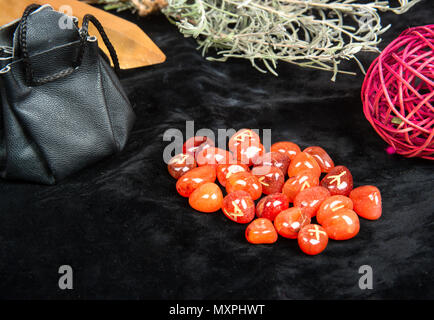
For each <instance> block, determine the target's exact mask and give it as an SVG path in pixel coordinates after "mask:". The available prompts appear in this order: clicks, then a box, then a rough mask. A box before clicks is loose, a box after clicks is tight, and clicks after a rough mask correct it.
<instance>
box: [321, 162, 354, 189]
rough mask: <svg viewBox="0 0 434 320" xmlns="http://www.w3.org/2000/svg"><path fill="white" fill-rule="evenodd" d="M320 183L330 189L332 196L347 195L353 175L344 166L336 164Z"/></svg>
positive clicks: (351, 187) (351, 186)
mask: <svg viewBox="0 0 434 320" xmlns="http://www.w3.org/2000/svg"><path fill="white" fill-rule="evenodd" d="M321 185H322V186H323V187H324V188H327V189H328V190H329V191H330V194H331V195H332V196H334V195H342V196H348V195H349V194H350V192H351V190H352V189H353V176H352V175H351V172H350V170H349V169H348V168H347V167H344V166H336V167H334V168H333V169H331V170H330V172H329V173H327V175H326V176H325V177H324V178H323V179H322V180H321Z"/></svg>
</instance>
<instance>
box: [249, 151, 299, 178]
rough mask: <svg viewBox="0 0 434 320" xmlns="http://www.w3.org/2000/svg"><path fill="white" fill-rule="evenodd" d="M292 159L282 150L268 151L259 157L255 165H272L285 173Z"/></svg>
mask: <svg viewBox="0 0 434 320" xmlns="http://www.w3.org/2000/svg"><path fill="white" fill-rule="evenodd" d="M290 161H291V159H289V156H288V155H287V154H286V153H281V152H268V153H266V154H264V155H263V156H262V157H260V158H258V160H257V162H256V163H255V166H271V167H276V168H278V169H280V170H281V171H282V173H283V174H286V173H287V172H288V166H289V163H290Z"/></svg>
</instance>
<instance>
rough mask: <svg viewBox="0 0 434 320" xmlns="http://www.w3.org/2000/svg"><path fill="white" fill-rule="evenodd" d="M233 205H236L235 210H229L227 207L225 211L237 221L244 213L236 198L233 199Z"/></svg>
mask: <svg viewBox="0 0 434 320" xmlns="http://www.w3.org/2000/svg"><path fill="white" fill-rule="evenodd" d="M232 205H233V206H234V212H228V211H227V210H226V209H225V212H226V214H227V215H229V216H230V217H231V218H232V219H234V220H235V221H237V218H238V217H242V216H243V215H244V214H243V211H241V209H240V207H239V206H238V205H237V203H236V202H235V200H234V201H232Z"/></svg>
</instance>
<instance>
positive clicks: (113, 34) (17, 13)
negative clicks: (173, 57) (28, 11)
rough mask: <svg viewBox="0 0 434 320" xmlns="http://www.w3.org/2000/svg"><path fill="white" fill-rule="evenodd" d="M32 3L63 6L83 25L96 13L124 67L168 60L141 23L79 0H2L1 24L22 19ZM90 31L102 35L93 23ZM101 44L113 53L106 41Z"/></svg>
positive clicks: (0, 5) (63, 9)
mask: <svg viewBox="0 0 434 320" xmlns="http://www.w3.org/2000/svg"><path fill="white" fill-rule="evenodd" d="M32 3H37V4H41V5H42V4H50V5H51V6H52V7H53V8H54V9H55V10H59V9H62V10H61V11H62V12H65V13H66V14H69V15H72V16H75V17H77V18H78V19H79V20H80V26H81V21H82V18H83V17H84V15H85V14H87V13H90V14H93V15H94V16H95V17H96V18H97V19H98V20H99V21H100V22H101V24H102V25H103V27H104V30H105V31H106V33H107V36H108V37H109V39H110V41H111V43H112V44H113V46H114V47H115V49H116V52H117V54H118V58H119V64H120V67H121V69H132V68H139V67H144V66H150V65H153V64H158V63H162V62H164V61H165V60H166V56H165V55H164V53H163V52H162V51H161V50H160V48H158V47H157V46H156V45H155V43H154V42H152V40H151V39H150V38H149V37H148V36H147V35H146V34H145V33H144V32H143V31H142V29H140V28H139V27H138V26H137V25H135V24H134V23H131V22H129V21H127V20H125V19H122V18H119V17H117V16H115V15H113V14H110V13H108V12H106V11H104V10H100V9H98V8H95V7H92V6H90V5H88V4H86V3H83V2H80V1H76V0H14V1H13V4H12V3H11V1H10V0H0V26H2V25H4V24H6V23H9V22H11V21H13V20H15V19H19V18H20V17H21V15H22V14H23V11H24V9H25V8H26V7H27V6H28V5H29V4H32ZM71 10H72V12H70V11H71ZM89 31H90V33H91V34H93V35H96V36H97V35H98V33H97V31H96V28H95V27H94V26H93V25H90V26H89ZM98 43H99V46H100V47H101V49H102V50H103V51H104V52H105V53H106V54H107V55H109V53H108V50H107V49H106V47H105V46H104V43H103V41H98Z"/></svg>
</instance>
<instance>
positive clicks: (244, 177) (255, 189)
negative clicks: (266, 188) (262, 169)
mask: <svg viewBox="0 0 434 320" xmlns="http://www.w3.org/2000/svg"><path fill="white" fill-rule="evenodd" d="M237 190H244V191H246V192H248V193H249V194H250V196H251V197H252V199H253V200H256V199H259V197H260V196H261V195H262V184H261V182H260V181H259V180H258V178H257V177H255V176H254V175H253V174H251V173H250V172H237V173H234V174H233V175H231V176H230V177H229V179H227V181H226V192H227V193H228V194H229V193H231V192H234V191H237Z"/></svg>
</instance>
